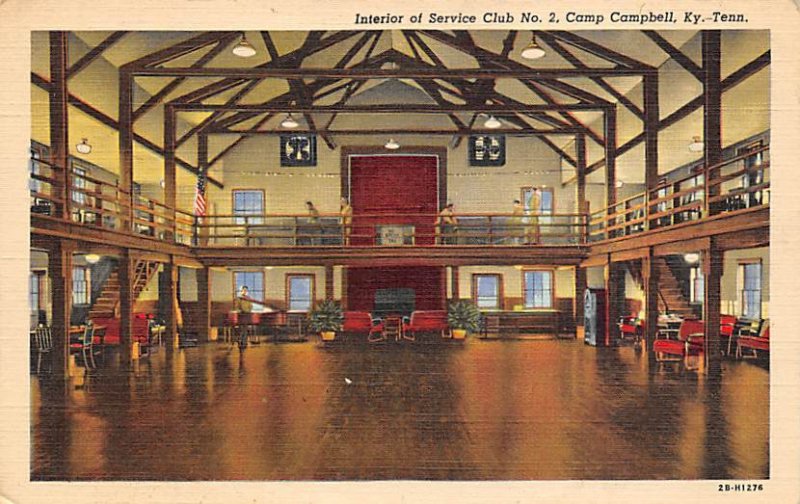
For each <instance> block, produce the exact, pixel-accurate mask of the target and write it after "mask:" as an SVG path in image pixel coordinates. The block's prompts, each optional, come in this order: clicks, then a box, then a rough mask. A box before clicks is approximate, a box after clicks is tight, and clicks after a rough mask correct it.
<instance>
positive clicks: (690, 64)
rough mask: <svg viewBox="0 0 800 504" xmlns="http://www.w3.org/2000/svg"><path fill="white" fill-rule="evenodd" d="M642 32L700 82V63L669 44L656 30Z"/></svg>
mask: <svg viewBox="0 0 800 504" xmlns="http://www.w3.org/2000/svg"><path fill="white" fill-rule="evenodd" d="M642 33H644V34H645V35H647V37H648V38H649V39H650V40H652V41H653V42H655V43H656V44H657V45H658V47H660V48H661V50H662V51H664V52H665V53H667V54H668V55H669V57H670V58H672V59H673V60H675V62H676V63H677V64H679V65H680V66H681V67H683V69H684V70H686V71H687V72H689V73H690V74H692V75H693V76H694V77H695V78H696V79H697V80H699V81H701V82H702V80H703V69H702V68H701V67H700V65H698V64H697V63H695V62H694V61H692V60H691V59H690V58H689V57H688V56H686V55H685V54H683V52H682V51H681V50H680V49H678V48H677V47H675V46H674V45H672V44H670V43H669V41H668V40H667V39H665V38H664V37H662V36H661V34H659V33H658V32H657V31H655V30H642Z"/></svg>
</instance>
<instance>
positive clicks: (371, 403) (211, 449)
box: [31, 339, 769, 480]
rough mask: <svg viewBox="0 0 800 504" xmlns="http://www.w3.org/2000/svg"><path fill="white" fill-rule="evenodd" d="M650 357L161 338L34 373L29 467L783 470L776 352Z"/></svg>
mask: <svg viewBox="0 0 800 504" xmlns="http://www.w3.org/2000/svg"><path fill="white" fill-rule="evenodd" d="M448 343H452V342H448ZM112 360H113V359H112ZM646 369H647V367H646V357H645V356H643V355H641V354H639V353H637V352H635V351H634V350H633V349H632V348H617V349H599V350H598V349H595V348H592V347H586V346H584V345H583V344H582V343H581V342H579V341H576V340H566V341H564V340H549V341H480V340H474V339H470V340H468V341H467V342H466V343H465V344H457V343H456V344H439V345H419V344H418V345H413V344H406V345H386V346H379V347H367V348H364V347H358V348H357V347H344V348H321V347H319V346H318V344H317V343H311V342H309V343H299V344H279V345H273V344H261V345H258V346H253V347H250V348H248V349H247V350H246V351H245V352H244V353H243V354H241V355H240V353H239V351H238V349H236V348H231V347H229V346H227V345H223V344H210V345H206V346H201V347H199V348H189V349H184V350H181V351H177V352H175V353H174V354H173V355H169V354H167V353H166V352H164V351H163V350H162V351H161V352H160V353H157V354H155V355H154V356H152V357H151V358H150V359H146V360H142V361H139V362H138V363H137V365H136V367H135V370H134V372H133V373H130V374H129V373H126V372H122V371H120V370H118V369H115V366H113V365H111V364H110V363H109V364H108V365H107V366H106V367H105V368H103V369H100V370H98V371H97V372H96V373H95V374H94V375H93V376H89V377H83V376H81V375H80V373H78V376H76V378H75V379H74V380H73V382H72V383H71V384H70V386H69V387H68V392H67V393H66V399H64V397H65V394H64V392H63V387H61V388H58V389H57V390H56V388H57V387H54V386H53V384H52V383H51V381H49V380H47V379H42V380H40V379H38V378H36V377H33V378H32V380H31V381H32V403H31V404H32V406H31V421H32V433H31V439H32V444H33V446H32V454H31V456H32V459H31V476H32V479H34V480H43V479H103V480H119V479H135V480H361V479H370V480H373V479H454V480H473V479H475V480H483V479H499V480H504V479H513V480H517V479H531V480H540V479H556V480H560V479H695V478H709V479H716V478H734V479H753V478H766V477H768V475H769V467H768V461H769V455H768V451H769V449H768V440H769V403H768V400H769V390H768V385H769V376H768V371H767V370H766V369H765V368H764V367H763V366H759V365H756V364H755V363H753V362H725V363H724V370H723V371H724V377H723V382H722V384H721V385H712V384H711V382H709V381H707V380H705V379H704V378H703V376H702V375H700V376H698V375H697V374H696V373H693V372H686V371H680V370H679V369H678V368H674V367H665V368H662V369H659V370H658V371H657V372H655V373H648V372H647V371H646ZM81 370H82V369H81Z"/></svg>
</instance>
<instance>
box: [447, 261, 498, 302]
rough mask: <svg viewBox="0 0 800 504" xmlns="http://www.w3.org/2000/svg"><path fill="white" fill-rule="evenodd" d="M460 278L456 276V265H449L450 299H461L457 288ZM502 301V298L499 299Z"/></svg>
mask: <svg viewBox="0 0 800 504" xmlns="http://www.w3.org/2000/svg"><path fill="white" fill-rule="evenodd" d="M460 283H461V282H460V280H459V278H458V266H450V291H451V292H452V301H458V300H459V299H461V291H460V289H459V284H460ZM500 303H501V304H502V303H503V300H502V299H501V300H500Z"/></svg>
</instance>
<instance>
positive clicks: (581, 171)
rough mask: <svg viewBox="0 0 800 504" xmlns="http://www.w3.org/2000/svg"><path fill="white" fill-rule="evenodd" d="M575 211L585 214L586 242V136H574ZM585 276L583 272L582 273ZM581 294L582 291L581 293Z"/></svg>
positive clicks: (584, 235) (584, 237)
mask: <svg viewBox="0 0 800 504" xmlns="http://www.w3.org/2000/svg"><path fill="white" fill-rule="evenodd" d="M575 164H576V167H575V172H576V184H575V206H576V208H575V211H576V212H577V213H579V214H586V228H583V229H582V232H583V233H582V240H581V241H583V242H585V241H586V239H587V235H588V232H589V215H588V214H589V203H588V202H587V201H586V136H585V135H576V136H575ZM584 276H585V272H584ZM581 292H582V291H581Z"/></svg>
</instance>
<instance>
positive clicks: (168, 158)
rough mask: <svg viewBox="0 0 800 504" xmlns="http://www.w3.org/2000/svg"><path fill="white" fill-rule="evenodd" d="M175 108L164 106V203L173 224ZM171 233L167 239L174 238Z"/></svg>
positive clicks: (174, 201)
mask: <svg viewBox="0 0 800 504" xmlns="http://www.w3.org/2000/svg"><path fill="white" fill-rule="evenodd" d="M175 134H176V131H175V109H174V108H173V107H172V106H170V105H166V106H165V107H164V204H165V205H166V206H167V208H169V210H168V211H167V214H168V215H169V216H170V219H171V221H172V223H173V225H174V222H175V208H176V207H177V180H176V176H175ZM174 236H175V235H174V233H171V236H170V237H168V238H169V239H174Z"/></svg>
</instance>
